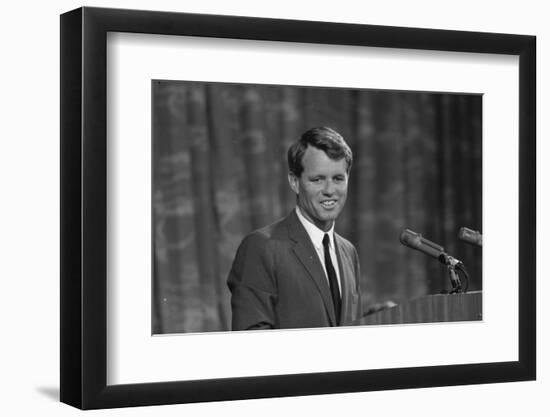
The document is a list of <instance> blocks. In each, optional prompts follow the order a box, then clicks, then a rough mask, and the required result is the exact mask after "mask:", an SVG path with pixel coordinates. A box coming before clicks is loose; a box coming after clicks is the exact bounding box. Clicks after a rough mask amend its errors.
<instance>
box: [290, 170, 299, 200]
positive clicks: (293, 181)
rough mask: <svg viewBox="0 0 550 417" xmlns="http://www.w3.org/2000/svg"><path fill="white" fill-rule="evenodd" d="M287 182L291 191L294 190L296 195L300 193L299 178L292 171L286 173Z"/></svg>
mask: <svg viewBox="0 0 550 417" xmlns="http://www.w3.org/2000/svg"><path fill="white" fill-rule="evenodd" d="M288 184H289V185H290V188H292V191H294V193H295V194H296V195H298V194H300V185H299V179H298V177H297V176H296V175H294V174H293V173H292V172H289V173H288Z"/></svg>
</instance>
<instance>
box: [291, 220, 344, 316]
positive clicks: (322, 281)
mask: <svg viewBox="0 0 550 417" xmlns="http://www.w3.org/2000/svg"><path fill="white" fill-rule="evenodd" d="M288 233H289V237H290V238H291V239H292V240H293V241H294V242H296V244H295V245H294V248H293V251H294V254H295V255H296V257H297V258H298V259H299V260H300V262H301V263H302V265H303V266H304V267H305V269H306V270H307V271H308V273H309V276H310V278H311V279H312V280H313V282H314V283H315V285H316V286H317V289H318V290H319V293H320V294H321V298H322V300H323V304H324V305H325V308H326V310H327V313H328V316H329V318H330V324H331V325H333V326H334V325H336V316H335V314H334V305H333V303H332V296H331V294H330V288H329V285H328V282H327V279H326V276H325V272H324V270H323V267H322V265H321V262H320V261H319V256H318V255H317V252H316V251H315V248H314V247H313V243H311V239H310V238H309V236H308V234H307V232H306V230H305V229H304V227H303V226H302V224H301V223H300V220H299V219H298V216H297V215H296V212H295V211H294V210H293V211H292V213H290V215H289V216H288ZM340 271H341V270H340Z"/></svg>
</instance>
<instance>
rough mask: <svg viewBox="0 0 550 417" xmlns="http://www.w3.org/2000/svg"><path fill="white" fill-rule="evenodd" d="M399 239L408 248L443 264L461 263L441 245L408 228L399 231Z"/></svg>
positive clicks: (453, 264)
mask: <svg viewBox="0 0 550 417" xmlns="http://www.w3.org/2000/svg"><path fill="white" fill-rule="evenodd" d="M399 241H400V242H401V243H402V244H403V245H405V246H408V247H409V248H412V249H416V250H417V251H420V252H422V253H423V254H425V255H428V256H431V257H432V258H436V259H437V260H439V262H441V263H442V264H443V265H449V266H453V267H454V266H455V265H457V264H462V262H460V261H459V260H458V259H455V258H453V257H452V256H450V255H447V254H446V253H445V249H444V248H443V246H439V245H438V244H437V243H434V242H432V241H430V240H428V239H426V238H424V237H422V235H421V234H420V233H415V232H413V231H412V230H410V229H405V230H403V231H402V232H401V236H400V237H399Z"/></svg>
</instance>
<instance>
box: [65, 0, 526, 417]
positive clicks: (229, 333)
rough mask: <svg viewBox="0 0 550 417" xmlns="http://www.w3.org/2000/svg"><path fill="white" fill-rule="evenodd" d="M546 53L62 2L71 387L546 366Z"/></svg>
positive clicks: (96, 400) (471, 41)
mask: <svg viewBox="0 0 550 417" xmlns="http://www.w3.org/2000/svg"><path fill="white" fill-rule="evenodd" d="M535 45H536V40H535V37H532V36H524V35H510V34H494V33H474V32H459V31H446V30H432V29H419V28H402V27H387V26H371V25H356V24H341V23H328V22H312V21H292V20H279V19H265V18H251V17H237V16H216V15H198V14H185V13H168V12H152V11H136V10H118V9H101V8H87V7H85V8H80V9H77V10H74V11H71V12H68V13H65V14H63V15H62V16H61V311H60V314H61V401H63V402H65V403H67V404H70V405H73V406H75V407H78V408H81V409H95V408H112V407H125V406H140V405H160V404H174V403H188V402H201V401H222V400H232V399H248V398H266V397H280V396H297V395H312V394H325V393H343V392H357V391H371V390H372V391H373V390H387V389H401V388H420V387H434V386H446V385H461V384H480V383H496V382H506V381H522V380H533V379H535V377H536V351H535V345H536V343H535V342H536V316H535V311H536V304H535V302H536V294H535V288H536V285H535V282H536V272H535V248H536V241H535V236H536V223H535V219H536V216H535V214H536V213H535V210H536V209H535V207H536V205H535V201H536V191H535V189H536V187H535V171H536V166H535V161H536V147H535V105H536V95H535V67H536V65H535V64H536V60H535ZM482 236H483V239H482Z"/></svg>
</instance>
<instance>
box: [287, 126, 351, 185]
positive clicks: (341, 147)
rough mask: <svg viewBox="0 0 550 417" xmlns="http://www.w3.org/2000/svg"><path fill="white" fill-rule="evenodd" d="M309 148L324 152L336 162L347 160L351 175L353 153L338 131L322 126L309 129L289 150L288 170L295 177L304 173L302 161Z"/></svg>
mask: <svg viewBox="0 0 550 417" xmlns="http://www.w3.org/2000/svg"><path fill="white" fill-rule="evenodd" d="M308 146H313V147H315V148H317V149H320V150H322V151H323V152H324V153H325V154H326V155H327V156H328V157H329V158H330V159H333V160H335V161H337V160H340V159H342V158H343V159H345V161H346V164H347V172H348V173H349V171H350V169H351V164H352V162H353V153H352V152H351V149H350V147H349V146H348V144H347V143H346V141H345V140H344V138H343V137H342V135H340V133H338V132H337V131H336V130H333V129H331V128H330V127H326V126H321V127H314V128H312V129H309V130H308V131H307V132H305V133H304V134H303V135H302V137H301V138H300V139H299V140H298V141H296V142H294V143H293V144H292V145H291V146H290V147H289V148H288V153H287V158H288V169H289V171H290V172H291V173H293V174H294V175H295V176H297V177H299V176H300V175H302V172H303V171H304V166H303V164H302V159H303V157H304V154H305V152H306V149H307V147H308Z"/></svg>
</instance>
